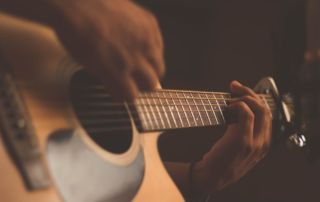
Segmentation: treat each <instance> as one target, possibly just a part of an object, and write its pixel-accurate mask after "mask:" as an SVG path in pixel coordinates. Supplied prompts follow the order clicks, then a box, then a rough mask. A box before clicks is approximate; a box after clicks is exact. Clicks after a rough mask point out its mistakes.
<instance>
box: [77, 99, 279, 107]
mask: <svg viewBox="0 0 320 202" xmlns="http://www.w3.org/2000/svg"><path fill="white" fill-rule="evenodd" d="M208 101H209V100H208ZM267 104H268V106H270V107H271V106H275V105H276V104H275V102H267ZM81 105H82V106H87V107H88V106H98V107H104V106H123V105H124V103H122V104H119V105H118V104H117V105H114V104H113V103H88V102H86V103H81ZM142 105H147V106H156V105H158V106H160V105H163V106H174V104H167V103H166V104H139V103H135V104H134V106H137V107H138V106H142ZM176 105H177V106H189V105H190V106H195V105H194V104H189V105H187V104H182V105H181V104H176ZM198 106H218V105H217V104H198ZM220 106H223V107H226V106H228V104H224V105H222V104H220Z"/></svg>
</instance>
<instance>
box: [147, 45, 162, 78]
mask: <svg viewBox="0 0 320 202" xmlns="http://www.w3.org/2000/svg"><path fill="white" fill-rule="evenodd" d="M146 60H147V61H148V62H149V63H150V65H151V67H152V68H153V69H154V70H155V72H156V74H157V76H158V77H162V76H163V75H164V73H165V62H164V56H163V49H162V48H160V47H155V48H153V50H150V51H148V52H147V53H146Z"/></svg>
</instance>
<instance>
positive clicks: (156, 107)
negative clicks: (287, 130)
mask: <svg viewBox="0 0 320 202" xmlns="http://www.w3.org/2000/svg"><path fill="white" fill-rule="evenodd" d="M259 96H260V97H261V99H262V100H263V101H264V102H265V104H266V105H267V106H268V107H269V108H270V110H271V111H272V112H273V113H274V112H275V110H276V109H275V103H274V100H273V98H272V96H271V95H267V94H261V95H259ZM231 99H232V98H231V95H230V94H229V93H219V92H200V91H181V90H157V91H153V92H148V93H142V94H141V95H140V96H139V98H138V99H137V100H136V102H135V112H136V113H138V118H139V122H140V123H139V125H140V126H141V127H140V129H141V130H142V131H161V130H168V129H179V128H190V127H204V126H216V125H224V124H227V123H229V122H230V120H231V119H232V118H234V117H230V114H229V113H228V114H227V106H228V103H229V102H230V100H231Z"/></svg>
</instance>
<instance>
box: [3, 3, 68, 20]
mask: <svg viewBox="0 0 320 202" xmlns="http://www.w3.org/2000/svg"><path fill="white" fill-rule="evenodd" d="M0 11H2V12H6V13H8V14H10V15H15V16H19V17H22V18H25V19H28V20H33V21H37V22H39V23H42V24H47V25H50V26H51V25H53V24H57V22H59V21H60V20H61V19H62V16H63V13H64V11H63V8H62V6H59V1H48V0H0Z"/></svg>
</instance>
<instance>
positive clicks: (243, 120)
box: [228, 101, 254, 144]
mask: <svg viewBox="0 0 320 202" xmlns="http://www.w3.org/2000/svg"><path fill="white" fill-rule="evenodd" d="M228 109H230V110H234V111H236V112H237V115H238V120H239V122H238V123H236V125H235V126H236V128H237V131H238V132H239V135H240V138H241V139H242V140H244V143H245V144H251V143H252V142H253V129H254V128H253V127H254V114H253V112H252V111H251V109H250V108H249V106H248V105H247V104H246V103H245V102H242V101H239V102H233V103H231V104H230V105H229V106H228ZM228 134H229V133H228ZM230 134H233V133H230Z"/></svg>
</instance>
